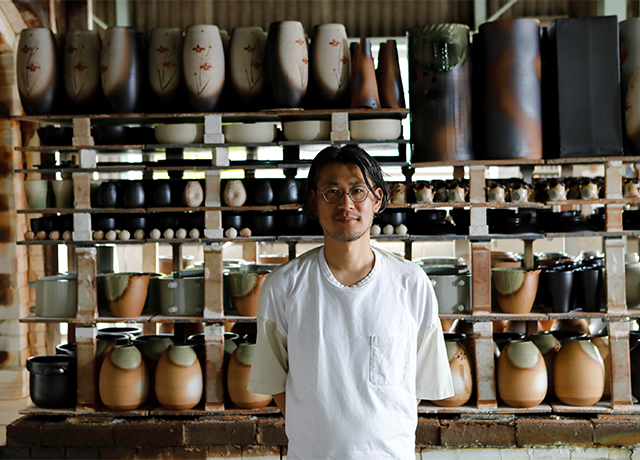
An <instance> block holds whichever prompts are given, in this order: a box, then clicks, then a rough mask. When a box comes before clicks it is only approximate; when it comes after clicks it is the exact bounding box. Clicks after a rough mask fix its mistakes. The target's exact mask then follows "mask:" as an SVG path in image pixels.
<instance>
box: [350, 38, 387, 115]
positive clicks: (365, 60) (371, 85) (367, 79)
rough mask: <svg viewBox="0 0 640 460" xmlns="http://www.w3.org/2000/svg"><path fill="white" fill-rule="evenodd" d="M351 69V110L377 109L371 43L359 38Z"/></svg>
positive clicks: (378, 106)
mask: <svg viewBox="0 0 640 460" xmlns="http://www.w3.org/2000/svg"><path fill="white" fill-rule="evenodd" d="M352 59H354V61H353V63H352V67H351V108H353V109H359V108H368V109H379V108H380V98H379V96H378V82H377V80H376V70H375V67H374V64H373V56H372V55H371V41H370V40H369V39H368V38H365V37H362V38H360V46H359V47H358V53H357V54H356V56H355V57H352Z"/></svg>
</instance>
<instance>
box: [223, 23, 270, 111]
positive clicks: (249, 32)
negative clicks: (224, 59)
mask: <svg viewBox="0 0 640 460" xmlns="http://www.w3.org/2000/svg"><path fill="white" fill-rule="evenodd" d="M265 44H266V35H265V33H264V31H263V30H262V27H234V29H233V31H232V34H231V39H230V41H229V53H228V62H229V71H228V78H229V80H230V82H231V87H232V88H233V91H234V92H235V94H236V96H237V98H238V100H239V102H240V103H241V104H242V105H244V106H245V107H248V108H258V107H259V105H260V102H261V100H262V98H263V96H264V87H265V81H266V77H265V75H264V73H265V61H264V54H265Z"/></svg>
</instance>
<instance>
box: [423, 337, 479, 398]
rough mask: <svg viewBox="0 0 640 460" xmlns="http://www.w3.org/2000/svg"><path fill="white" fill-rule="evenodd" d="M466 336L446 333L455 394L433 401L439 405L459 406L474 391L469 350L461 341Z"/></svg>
mask: <svg viewBox="0 0 640 460" xmlns="http://www.w3.org/2000/svg"><path fill="white" fill-rule="evenodd" d="M464 337H465V336H464V335H463V334H446V333H445V345H446V347H447V358H448V360H449V367H450V368H451V377H452V379H453V390H454V393H455V394H454V395H453V396H451V397H449V398H446V399H440V400H434V401H432V402H433V403H434V404H435V405H437V406H443V407H459V406H462V405H463V404H465V403H466V402H467V401H468V400H469V398H471V393H472V392H473V376H472V373H471V363H470V362H469V356H468V354H467V350H466V349H465V347H464V345H462V343H461V341H462V340H463V339H464Z"/></svg>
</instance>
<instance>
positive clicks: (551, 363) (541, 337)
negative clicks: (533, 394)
mask: <svg viewBox="0 0 640 460" xmlns="http://www.w3.org/2000/svg"><path fill="white" fill-rule="evenodd" d="M531 341H532V342H533V343H534V344H535V346H536V347H538V350H540V353H542V357H543V358H544V363H545V367H546V369H547V382H548V385H547V396H553V395H554V394H555V390H554V385H555V384H554V382H555V378H554V369H555V363H556V355H557V354H558V351H560V347H561V345H560V341H559V340H558V339H556V338H555V337H554V336H553V334H552V333H551V331H541V332H536V333H535V334H532V335H531Z"/></svg>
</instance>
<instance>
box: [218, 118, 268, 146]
mask: <svg viewBox="0 0 640 460" xmlns="http://www.w3.org/2000/svg"><path fill="white" fill-rule="evenodd" d="M222 132H223V133H224V138H225V140H226V142H228V143H230V144H235V143H237V144H266V143H269V142H273V140H274V139H275V138H276V124H275V123H271V122H265V123H233V124H230V125H222Z"/></svg>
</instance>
